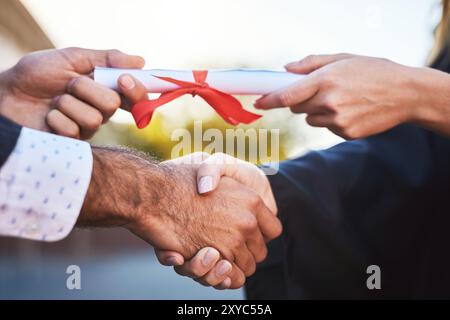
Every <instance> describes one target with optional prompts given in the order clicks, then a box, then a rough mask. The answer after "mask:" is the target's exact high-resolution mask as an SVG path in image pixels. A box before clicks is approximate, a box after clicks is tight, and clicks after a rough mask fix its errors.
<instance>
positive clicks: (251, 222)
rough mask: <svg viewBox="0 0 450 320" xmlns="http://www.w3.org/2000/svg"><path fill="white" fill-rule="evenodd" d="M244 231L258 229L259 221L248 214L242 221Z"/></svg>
mask: <svg viewBox="0 0 450 320" xmlns="http://www.w3.org/2000/svg"><path fill="white" fill-rule="evenodd" d="M241 226H242V229H244V230H247V231H251V230H255V229H256V228H258V220H257V219H256V217H255V216H254V215H252V214H248V215H246V216H245V217H243V219H242V220H241Z"/></svg>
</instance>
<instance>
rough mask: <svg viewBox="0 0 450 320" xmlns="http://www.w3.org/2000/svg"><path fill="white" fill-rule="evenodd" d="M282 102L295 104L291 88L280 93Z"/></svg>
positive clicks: (283, 103) (286, 104)
mask: <svg viewBox="0 0 450 320" xmlns="http://www.w3.org/2000/svg"><path fill="white" fill-rule="evenodd" d="M279 99H280V103H281V105H283V106H290V105H292V104H294V94H293V92H292V91H291V90H285V91H283V92H281V93H280V95H279Z"/></svg>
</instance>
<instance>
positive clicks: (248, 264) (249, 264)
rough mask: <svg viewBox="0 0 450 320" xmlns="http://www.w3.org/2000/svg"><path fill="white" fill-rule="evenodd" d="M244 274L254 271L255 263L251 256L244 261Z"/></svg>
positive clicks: (250, 273) (248, 274)
mask: <svg viewBox="0 0 450 320" xmlns="http://www.w3.org/2000/svg"><path fill="white" fill-rule="evenodd" d="M243 271H244V274H245V276H246V277H249V276H251V275H252V274H254V273H255V271H256V263H255V261H254V260H253V259H252V258H250V257H249V258H248V259H247V260H246V261H245V263H244V270H243Z"/></svg>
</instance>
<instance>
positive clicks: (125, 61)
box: [61, 48, 145, 74]
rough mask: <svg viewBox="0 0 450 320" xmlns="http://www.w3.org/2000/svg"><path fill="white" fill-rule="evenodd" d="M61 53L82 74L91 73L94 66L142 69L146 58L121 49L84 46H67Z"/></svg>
mask: <svg viewBox="0 0 450 320" xmlns="http://www.w3.org/2000/svg"><path fill="white" fill-rule="evenodd" d="M61 53H63V55H64V56H65V57H66V58H67V59H68V60H69V61H71V63H72V64H73V65H74V67H75V69H76V71H77V72H78V73H80V74H89V73H91V72H92V71H94V67H96V66H97V67H110V68H124V69H140V68H143V67H144V65H145V60H144V59H143V58H142V57H140V56H135V55H129V54H126V53H123V52H121V51H119V50H115V49H113V50H92V49H83V48H65V49H62V50H61Z"/></svg>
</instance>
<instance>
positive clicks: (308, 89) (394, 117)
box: [255, 54, 421, 139]
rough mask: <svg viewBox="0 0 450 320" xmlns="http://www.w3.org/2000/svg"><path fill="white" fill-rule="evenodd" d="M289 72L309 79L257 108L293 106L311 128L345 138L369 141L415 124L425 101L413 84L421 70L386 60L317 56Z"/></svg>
mask: <svg viewBox="0 0 450 320" xmlns="http://www.w3.org/2000/svg"><path fill="white" fill-rule="evenodd" d="M286 69H287V70H288V71H289V72H293V73H301V74H307V76H306V77H305V78H304V79H302V80H300V81H298V82H297V83H295V84H293V85H291V86H289V87H287V88H284V89H281V90H279V91H276V92H273V93H270V94H268V95H266V96H263V97H261V98H260V99H258V100H257V101H256V103H255V107H256V108H258V109H273V108H280V107H290V109H291V110H292V112H294V113H306V114H307V117H306V121H307V122H308V124H310V125H312V126H315V127H327V128H328V129H330V130H331V131H332V132H334V133H336V134H337V135H339V136H341V137H343V138H345V139H358V138H363V137H367V136H370V135H373V134H376V133H380V132H383V131H385V130H388V129H390V128H392V127H394V126H396V125H398V124H401V123H404V122H411V121H413V120H414V119H415V112H416V108H415V107H416V106H417V102H418V101H421V99H420V97H419V96H420V93H419V92H417V86H416V85H415V82H414V81H415V79H414V75H415V73H416V72H417V70H419V69H416V68H410V67H406V66H402V65H399V64H397V63H394V62H392V61H389V60H386V59H378V58H370V57H363V56H356V55H350V54H337V55H317V56H309V57H307V58H305V59H303V60H300V61H298V62H292V63H289V64H288V65H286ZM414 101H415V102H416V105H414Z"/></svg>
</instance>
